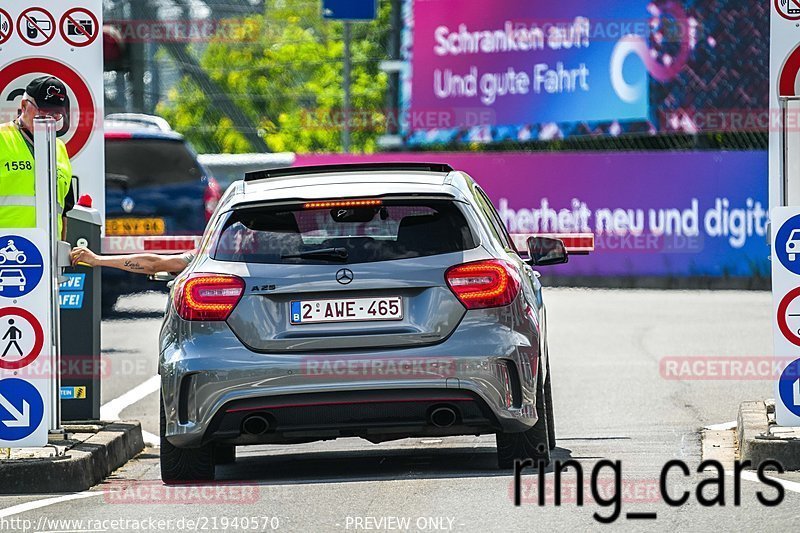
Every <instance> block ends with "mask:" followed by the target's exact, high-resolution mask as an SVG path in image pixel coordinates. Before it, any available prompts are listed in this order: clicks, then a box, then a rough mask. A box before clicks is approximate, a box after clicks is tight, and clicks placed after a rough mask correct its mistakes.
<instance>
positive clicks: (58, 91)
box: [25, 76, 69, 115]
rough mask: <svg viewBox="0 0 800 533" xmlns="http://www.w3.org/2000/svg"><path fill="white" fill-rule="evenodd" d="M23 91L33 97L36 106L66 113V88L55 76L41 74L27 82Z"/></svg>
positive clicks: (67, 106) (67, 107) (67, 103)
mask: <svg viewBox="0 0 800 533" xmlns="http://www.w3.org/2000/svg"><path fill="white" fill-rule="evenodd" d="M25 93H27V95H28V96H30V97H31V98H33V101H34V102H35V103H36V107H38V108H39V109H42V110H44V111H52V112H55V113H61V114H63V115H66V114H67V113H68V110H69V97H68V96H67V88H66V87H65V86H64V84H63V83H62V82H61V80H59V79H58V78H56V77H55V76H41V77H39V78H36V79H35V80H33V81H32V82H30V83H29V84H28V87H27V88H26V89H25Z"/></svg>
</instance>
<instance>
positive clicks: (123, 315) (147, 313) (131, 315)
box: [103, 310, 164, 322]
mask: <svg viewBox="0 0 800 533" xmlns="http://www.w3.org/2000/svg"><path fill="white" fill-rule="evenodd" d="M163 318H164V311H152V310H141V311H139V310H131V311H128V310H126V311H110V312H107V313H106V314H103V322H107V321H108V322H116V321H121V320H144V319H158V320H161V319H163Z"/></svg>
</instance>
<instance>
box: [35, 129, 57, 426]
mask: <svg viewBox="0 0 800 533" xmlns="http://www.w3.org/2000/svg"><path fill="white" fill-rule="evenodd" d="M56 130H57V128H56V121H55V120H54V119H53V118H52V117H45V118H39V117H37V118H36V119H34V121H33V132H34V133H33V153H34V159H35V161H36V163H35V166H36V226H37V227H38V228H47V229H48V233H49V235H50V239H49V244H50V246H49V250H48V252H49V255H50V260H49V261H48V263H49V265H50V269H49V272H48V271H45V273H44V274H45V276H46V277H47V282H48V292H49V293H50V302H51V305H50V316H49V320H50V328H49V331H48V332H47V334H48V336H49V341H50V345H51V347H52V349H51V350H50V362H49V366H50V368H51V369H52V373H51V374H52V375H51V379H50V401H51V404H50V405H51V406H52V409H51V410H50V421H49V429H50V431H51V432H60V430H61V412H60V411H61V410H60V402H59V394H60V392H59V391H60V387H61V383H60V381H61V380H60V372H59V369H60V368H61V350H60V335H59V332H60V313H59V308H58V285H59V281H58V278H59V275H60V273H59V267H58V241H59V240H60V239H61V235H60V234H59V232H58V220H59V219H60V218H61V215H62V213H61V210H60V207H59V204H58V176H57V173H56V169H57V166H56Z"/></svg>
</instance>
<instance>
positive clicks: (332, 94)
mask: <svg viewBox="0 0 800 533" xmlns="http://www.w3.org/2000/svg"><path fill="white" fill-rule="evenodd" d="M389 21H390V4H389V2H387V1H383V2H381V9H380V16H379V19H378V20H377V21H374V22H369V23H365V22H356V23H352V32H351V35H352V41H351V43H352V44H351V54H352V82H353V83H352V89H351V95H352V97H351V101H352V106H353V109H354V115H353V116H352V117H351V124H352V131H353V133H352V146H353V149H354V150H357V151H363V152H373V151H375V149H376V141H377V138H378V136H379V135H380V134H381V133H382V132H383V131H384V112H383V108H384V96H385V91H386V86H387V77H386V75H385V74H384V73H383V72H381V71H380V70H379V69H378V64H379V62H380V61H381V60H383V59H386V57H387V53H386V43H387V38H388V32H389V29H390V26H389V24H390V22H389ZM342 32H343V24H342V23H341V22H334V21H327V20H324V19H323V18H322V15H321V0H270V1H268V2H267V7H266V10H265V14H264V15H259V16H254V17H248V18H246V19H237V20H235V21H234V20H231V21H228V25H227V27H226V31H223V32H221V34H219V35H218V36H217V37H215V38H214V40H213V41H212V42H211V43H210V44H209V45H208V46H207V47H206V49H205V50H204V51H203V53H202V56H201V65H202V66H203V68H204V69H205V70H206V71H207V72H208V73H209V75H210V76H211V78H212V79H213V80H214V81H215V82H216V83H217V84H218V86H219V87H220V88H221V90H223V91H225V92H226V93H227V95H228V96H229V97H230V98H231V99H232V100H233V101H234V102H235V104H236V105H237V106H239V107H240V108H241V109H243V110H244V111H245V113H247V115H248V116H250V117H251V118H252V120H253V122H254V123H255V124H257V125H258V128H259V132H260V134H261V135H262V137H263V138H264V140H265V141H266V143H267V145H268V147H269V149H270V150H271V151H275V152H279V151H292V152H298V153H304V152H316V151H332V152H336V151H340V150H341V148H342V142H341V125H342V123H343V115H342V100H343V96H344V91H343V88H342V78H343V74H342V71H343V62H342V59H343V50H344V44H343V41H342ZM158 112H159V113H160V114H161V115H162V116H164V117H165V118H166V119H167V120H168V121H169V122H170V123H171V124H172V125H173V127H174V128H175V129H176V130H178V131H180V132H182V133H184V134H185V135H186V136H187V138H188V139H189V140H190V141H191V142H192V144H194V146H195V147H196V148H197V149H198V150H199V151H201V152H220V153H243V152H251V151H254V147H253V146H251V145H250V143H249V142H248V141H247V140H246V139H245V137H244V136H243V135H242V134H241V132H239V131H237V130H236V129H235V128H234V125H233V123H232V122H231V121H230V119H228V118H227V117H226V116H225V115H224V114H223V113H222V112H221V111H220V110H219V109H218V106H216V105H215V95H213V94H205V93H204V92H203V91H201V90H200V88H199V87H198V86H197V85H196V84H195V83H194V82H193V81H192V80H191V78H189V77H184V78H183V79H182V80H181V81H180V83H179V84H178V85H177V86H176V87H175V88H174V89H173V90H172V91H170V93H169V96H168V99H167V101H166V102H163V103H162V104H161V105H160V106H159V109H158Z"/></svg>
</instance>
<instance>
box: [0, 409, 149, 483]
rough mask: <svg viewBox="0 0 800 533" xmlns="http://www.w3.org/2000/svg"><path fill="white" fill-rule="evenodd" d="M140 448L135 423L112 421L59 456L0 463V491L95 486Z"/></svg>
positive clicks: (139, 435)
mask: <svg viewBox="0 0 800 533" xmlns="http://www.w3.org/2000/svg"><path fill="white" fill-rule="evenodd" d="M143 449H144V441H143V440H142V426H141V424H140V423H139V422H114V423H111V424H107V425H106V426H105V427H104V428H103V429H102V430H101V431H99V432H98V433H96V434H95V435H93V436H92V437H90V438H89V439H87V440H86V441H84V442H82V443H79V444H77V445H75V447H73V448H70V449H69V450H67V451H66V454H65V455H64V456H63V457H57V458H53V459H30V460H19V461H9V462H6V463H3V464H2V465H0V494H17V495H19V494H42V493H53V492H82V491H84V490H87V489H89V488H91V487H93V486H94V485H97V484H98V483H99V482H101V481H102V480H103V479H104V478H105V477H107V476H108V475H109V474H111V473H112V472H113V471H114V470H116V469H117V468H119V467H121V466H122V465H124V464H125V463H127V462H128V461H129V460H130V459H132V458H134V457H135V456H137V455H138V454H139V453H140V452H141V451H142V450H143Z"/></svg>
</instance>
